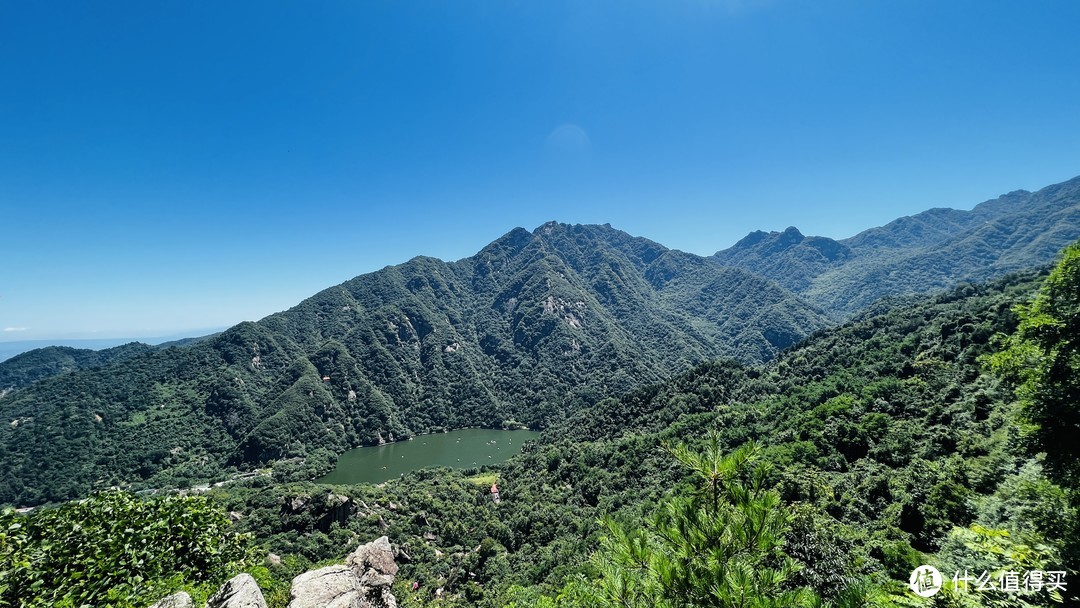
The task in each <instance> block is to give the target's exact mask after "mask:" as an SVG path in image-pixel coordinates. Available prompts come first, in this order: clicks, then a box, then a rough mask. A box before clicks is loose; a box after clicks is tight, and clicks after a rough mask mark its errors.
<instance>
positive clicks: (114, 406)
mask: <svg viewBox="0 0 1080 608" xmlns="http://www.w3.org/2000/svg"><path fill="white" fill-rule="evenodd" d="M826 324H827V321H826V319H825V318H824V316H823V315H821V314H820V313H819V312H817V311H816V310H815V309H813V308H812V307H810V306H809V305H807V304H806V303H805V302H803V301H801V300H799V299H798V298H797V297H795V296H794V295H792V294H791V293H790V292H789V291H787V290H785V289H783V288H781V287H779V286H778V285H776V284H775V283H771V282H769V281H767V280H765V279H762V278H760V277H757V276H755V275H752V274H750V273H748V272H746V271H743V270H739V269H732V268H724V267H721V266H720V265H719V264H717V263H715V262H714V261H712V260H709V259H707V258H701V257H698V256H693V255H689V254H685V253H681V252H678V251H672V250H669V249H667V248H665V247H662V246H660V245H658V244H656V243H653V242H651V241H648V240H646V239H641V238H634V237H631V236H629V235H627V234H625V233H622V232H619V231H617V230H614V229H612V228H610V227H607V226H567V225H562V224H555V223H549V224H545V225H544V226H541V227H540V228H538V229H537V230H536V231H534V232H531V233H530V232H528V231H526V230H523V229H516V230H514V231H512V232H510V233H509V234H507V235H505V236H504V237H502V238H500V239H499V240H497V241H495V242H494V243H492V244H490V245H489V246H487V247H485V248H484V249H483V250H482V251H480V252H479V253H478V254H476V255H475V256H473V257H471V258H466V259H464V260H460V261H457V262H452V263H446V262H442V261H439V260H436V259H432V258H415V259H413V260H411V261H409V262H407V263H405V264H401V265H398V266H391V267H387V268H385V269H383V270H381V271H378V272H375V273H371V274H368V275H363V276H360V277H357V278H355V279H352V280H350V281H347V282H345V283H343V284H341V285H338V286H336V287H332V288H330V289H327V290H324V291H322V292H320V293H318V294H316V295H315V296H313V297H311V298H309V299H308V300H305V301H304V302H302V303H300V304H299V305H297V306H296V307H294V308H292V309H290V310H288V311H285V312H282V313H278V314H274V315H271V316H269V317H267V318H265V319H263V320H261V321H259V322H257V323H241V324H240V325H237V326H235V327H233V328H231V329H229V330H227V331H225V332H222V333H221V334H220V335H217V336H213V337H210V338H207V339H204V340H202V341H200V342H198V343H195V344H192V345H188V346H185V347H183V348H178V347H173V348H165V349H161V350H156V351H153V352H146V353H144V354H141V355H139V356H135V357H132V358H129V359H127V360H124V361H117V362H113V363H110V364H108V365H105V366H102V367H96V368H93V369H84V370H81V371H74V372H71V373H68V374H64V375H62V376H58V377H54V378H51V379H47V380H44V381H42V382H39V383H36V384H34V385H32V386H30V387H28V388H25V389H23V390H20V391H17V392H15V393H12V394H9V395H7V396H6V397H4V398H2V399H0V417H2V419H3V420H5V421H10V422H9V423H6V424H5V425H4V428H3V430H2V431H0V463H3V464H4V465H5V466H4V468H3V473H0V503H15V504H18V505H30V504H38V503H41V502H45V501H52V500H64V499H70V498H76V497H80V496H84V495H86V494H87V493H88V492H90V491H92V490H93V489H95V488H100V487H109V486H113V485H123V484H126V483H129V482H140V481H143V482H145V484H143V485H146V486H152V487H156V486H162V485H188V484H194V483H198V482H203V481H206V480H210V479H220V478H222V477H224V476H227V475H229V474H230V471H232V470H234V469H229V467H239V468H246V467H250V466H253V465H255V464H258V463H266V462H269V461H274V460H278V459H283V458H294V457H307V456H314V457H313V458H310V459H309V460H308V461H307V466H310V467H313V469H312V470H311V471H309V473H311V474H314V473H315V472H317V471H316V470H315V469H319V468H320V467H325V466H327V465H328V463H329V461H330V459H331V457H332V454H333V453H336V452H341V451H344V450H345V449H348V448H351V447H355V446H358V445H363V444H373V443H377V442H380V441H392V440H394V439H398V438H402V437H406V436H412V435H415V434H418V433H422V432H427V431H432V430H438V429H443V428H456V427H465V426H493V427H498V426H501V425H516V424H528V425H530V426H533V427H537V428H542V427H544V426H545V425H547V424H548V423H549V422H551V421H553V420H558V419H560V418H562V417H563V416H564V415H565V414H566V413H567V412H572V411H576V410H578V409H580V408H581V407H584V406H585V405H588V404H590V403H593V402H595V401H596V400H598V399H599V398H600V397H601V396H605V395H617V394H621V393H624V392H626V391H628V390H631V389H633V388H635V387H638V386H641V385H643V384H647V383H655V382H658V381H660V380H662V379H664V378H666V377H669V376H670V375H672V374H673V373H677V372H679V371H682V370H685V369H686V368H687V367H689V366H690V365H692V364H695V363H699V362H702V361H705V360H708V359H712V358H715V357H734V358H737V359H739V360H742V361H745V362H756V361H763V360H767V359H769V358H771V357H773V356H774V355H775V354H776V353H777V352H779V351H780V350H781V349H783V348H785V347H787V346H790V345H791V344H793V343H795V342H797V341H798V340H799V339H801V338H803V337H804V336H806V335H808V334H809V333H811V332H813V331H815V330H817V329H820V328H822V327H825V326H826Z"/></svg>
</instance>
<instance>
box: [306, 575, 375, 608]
mask: <svg viewBox="0 0 1080 608" xmlns="http://www.w3.org/2000/svg"><path fill="white" fill-rule="evenodd" d="M361 599H362V598H361V587H360V577H358V576H356V573H355V572H353V569H352V568H350V567H349V566H327V567H325V568H319V569H318V570H312V571H311V572H305V573H303V574H301V575H300V576H298V577H296V578H294V579H293V582H292V588H291V589H290V590H289V600H290V601H289V608H364V607H365V606H366V605H365V604H362V603H361Z"/></svg>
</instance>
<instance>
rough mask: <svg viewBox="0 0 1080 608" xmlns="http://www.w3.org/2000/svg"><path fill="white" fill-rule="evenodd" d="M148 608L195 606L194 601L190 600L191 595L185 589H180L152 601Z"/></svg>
mask: <svg viewBox="0 0 1080 608" xmlns="http://www.w3.org/2000/svg"><path fill="white" fill-rule="evenodd" d="M150 608H195V603H194V602H192V601H191V596H190V595H188V594H187V592H186V591H181V592H179V593H174V594H172V595H170V596H169V597H166V598H162V599H160V600H158V601H157V602H154V605H153V606H150Z"/></svg>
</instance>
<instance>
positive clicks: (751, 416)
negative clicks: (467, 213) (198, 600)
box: [0, 245, 1080, 606]
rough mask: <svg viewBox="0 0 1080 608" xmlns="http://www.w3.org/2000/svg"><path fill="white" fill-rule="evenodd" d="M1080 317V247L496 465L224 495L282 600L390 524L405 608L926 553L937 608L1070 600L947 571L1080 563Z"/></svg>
mask: <svg viewBox="0 0 1080 608" xmlns="http://www.w3.org/2000/svg"><path fill="white" fill-rule="evenodd" d="M1078 323H1080V245H1078V246H1073V247H1071V248H1070V249H1069V250H1067V251H1066V253H1065V255H1064V258H1063V259H1062V261H1061V263H1060V264H1059V265H1058V266H1057V268H1056V269H1054V270H1053V272H1052V273H1049V274H1047V273H1025V274H1015V275H1011V276H1009V277H1007V278H1005V279H1002V280H998V281H995V282H992V283H988V284H981V285H973V284H964V285H960V286H958V287H956V288H955V289H953V290H951V291H949V292H946V293H941V294H938V295H935V296H931V297H909V298H905V299H903V300H902V301H894V302H886V303H882V304H880V305H878V306H876V307H874V308H873V309H871V310H868V311H866V312H865V313H864V314H862V315H860V316H859V317H858V318H856V319H853V320H852V321H851V322H849V323H847V324H845V325H844V326H842V327H839V328H835V329H828V330H824V331H822V332H819V333H818V334H816V335H814V336H812V337H810V338H808V339H806V340H805V341H803V342H801V343H800V344H798V345H795V346H793V347H792V348H790V349H789V350H787V351H785V352H784V353H782V355H781V356H780V357H778V358H777V359H776V360H775V361H774V362H772V363H769V364H765V365H754V366H747V365H745V364H742V363H738V362H735V361H730V360H727V361H716V362H712V363H707V364H704V365H700V366H697V367H695V368H694V369H693V370H692V371H689V372H687V373H684V374H681V375H679V376H678V377H676V378H674V379H672V380H670V381H668V382H663V383H657V384H653V385H650V386H648V387H644V388H639V389H637V390H634V391H631V392H629V393H627V394H625V395H623V396H621V397H612V398H606V399H603V400H601V401H599V402H597V403H596V404H594V405H593V406H590V407H587V408H585V409H583V410H581V411H580V412H578V413H577V414H576V415H573V416H571V417H569V418H567V419H566V420H564V421H561V422H558V423H556V424H554V425H553V426H552V428H550V429H549V430H547V431H546V432H545V433H544V434H543V435H542V437H541V438H540V440H538V441H535V442H531V443H530V444H528V445H527V446H525V447H524V448H523V450H522V453H521V454H519V455H518V456H516V457H514V458H512V459H511V460H510V461H508V462H507V463H506V464H505V465H503V466H500V467H485V468H484V469H482V470H477V469H472V470H464V471H457V470H448V469H430V470H423V471H418V472H415V473H412V474H409V475H406V476H405V477H404V478H402V479H400V480H394V481H391V482H388V483H385V484H380V485H378V486H370V485H360V486H335V487H327V486H318V485H315V484H311V483H303V482H301V483H287V482H285V483H283V481H284V480H282V479H276V480H275V479H273V478H267V477H259V478H255V479H251V480H247V481H243V482H238V483H236V484H232V485H229V486H225V487H223V488H219V489H216V490H213V491H212V492H210V494H209V497H210V501H211V503H212V504H213V505H215V506H216V508H217V509H218V510H219V513H225V512H227V511H228V512H233V513H235V514H236V519H237V523H236V531H237V532H241V533H248V534H251V535H252V536H253V537H254V538H255V539H256V544H257V549H254V550H252V551H253V553H252V554H251V555H255V553H257V552H260V551H261V552H262V553H259V555H262V556H263V559H261V560H260V559H257V558H256V557H249V558H248V559H250V560H253V561H254V562H257V563H256V565H255V567H257V569H258V572H259V576H260V582H261V583H262V584H263V586H264V589H265V590H266V591H267V595H268V599H269V601H270V603H271V605H273V606H284V604H285V602H286V601H287V588H288V581H289V580H290V579H291V577H292V576H295V575H296V574H298V573H299V572H301V571H303V570H304V569H306V568H308V567H311V566H312V565H316V564H320V563H326V562H328V561H334V560H340V559H341V558H342V557H343V556H344V554H345V553H346V552H348V550H349V547H350V546H352V545H354V544H355V543H356V542H357V541H358V540H368V539H370V538H373V537H376V536H380V535H383V534H386V535H388V536H389V537H390V538H391V539H392V540H393V542H394V543H396V544H397V545H398V546H399V547H401V549H402V550H403V551H404V552H405V553H406V554H407V555H408V556H409V559H408V560H407V563H405V564H403V566H402V570H401V573H400V575H399V580H398V583H397V584H396V586H395V593H396V594H397V596H398V598H399V601H400V603H401V605H403V606H421V605H427V604H428V603H430V602H432V601H433V600H435V598H436V597H439V598H440V599H439V601H440V605H444V606H455V605H461V606H532V605H542V606H607V605H611V606H615V605H620V606H652V605H663V606H736V605H746V604H742V603H739V602H737V601H734V600H733V599H732V598H735V597H753V598H756V599H755V600H754V602H753V603H752V604H750V605H755V606H782V605H806V606H810V605H831V606H855V605H912V606H916V605H927V604H926V602H927V601H929V600H919V598H916V597H915V596H914V595H912V594H911V593H910V591H909V590H908V589H907V585H906V582H907V580H908V576H909V574H910V573H911V571H912V570H913V569H914V568H915V567H917V566H919V565H920V564H932V565H935V566H936V567H937V568H939V569H940V571H941V572H943V573H947V574H946V578H949V579H950V580H949V581H947V582H946V584H945V588H944V589H943V590H942V592H941V593H939V594H938V595H937V596H935V597H934V599H933V600H932V603H933V605H936V606H984V605H995V606H1046V605H1054V604H1057V603H1059V602H1075V601H1076V598H1075V597H1073V596H1074V595H1075V593H1076V591H1075V590H1072V589H1069V588H1068V587H1065V588H1060V587H1055V586H1051V585H1043V586H1042V587H1041V588H1040V589H1038V590H1032V591H1023V592H1014V591H1004V590H1002V588H1001V587H1000V586H999V587H998V588H996V589H995V590H984V591H974V590H972V589H969V588H966V587H963V586H960V587H959V588H956V587H954V586H953V584H952V582H951V576H952V573H953V572H957V571H963V570H968V571H971V572H984V571H985V572H987V573H990V575H991V576H992V577H995V579H994V580H999V578H998V577H1002V576H1004V575H1006V574H1007V573H1010V572H1014V573H1025V572H1029V571H1033V570H1038V571H1042V572H1047V573H1051V572H1059V571H1060V572H1065V573H1069V574H1072V573H1075V572H1076V571H1077V567H1078V566H1080V559H1078V558H1080V547H1078V545H1077V539H1078V538H1080V534H1078V529H1077V526H1078V522H1080V520H1078V518H1077V509H1078V507H1080V504H1078V494H1077V490H1078V488H1077V478H1078V477H1077V474H1076V464H1075V463H1076V461H1077V460H1076V455H1077V454H1076V447H1075V442H1074V441H1070V438H1071V437H1073V436H1074V435H1068V432H1069V431H1070V430H1072V431H1073V432H1074V431H1075V427H1076V416H1077V414H1076V409H1075V400H1073V399H1072V398H1071V395H1075V390H1076V383H1077V378H1078V377H1080V370H1078V359H1077V352H1076V345H1075V336H1076V335H1078V334H1080V331H1078V330H1080V326H1078V325H1077V324H1078ZM496 479H497V480H498V483H499V485H500V487H501V488H502V501H501V502H499V503H497V504H496V503H494V502H493V501H492V500H491V499H490V497H489V496H488V495H487V491H486V488H487V487H488V485H490V483H491V482H492V480H496ZM155 500H160V499H155ZM61 512H62V511H61ZM41 513H42V514H41V515H39V514H37V513H35V514H34V515H32V516H30V518H29V520H30V521H34V520H35V519H36V518H38V517H52V516H53V515H49V514H51V513H54V511H51V510H45V511H42V512H41ZM5 517H6V518H7V520H6V521H7V522H9V523H10V522H12V521H14V520H13V519H12V518H13V517H15V516H14V515H13V514H11V513H10V512H8V513H6V514H5ZM7 538H10V536H9V537H7ZM9 542H10V541H9ZM16 549H17V547H16ZM4 551H5V553H2V554H0V555H3V556H4V559H9V560H10V559H11V557H10V556H11V555H12V554H13V553H14V554H16V555H17V554H18V553H17V551H14V552H13V550H12V549H11V545H10V544H9V545H5V546H4ZM269 554H273V555H274V556H275V559H274V560H273V563H274V564H275V565H273V566H268V565H267V563H266V562H265V556H266V555H269ZM236 567H241V565H240V564H239V562H238V563H237V564H234V568H236ZM9 576H10V575H9ZM9 580H10V578H7V579H4V581H9ZM706 581H711V583H710V584H706ZM412 583H416V585H415V589H414V588H413V584H412ZM2 584H10V583H5V582H0V585H2ZM146 588H147V589H158V587H154V586H147V587H146ZM140 597H144V598H146V599H151V598H149V596H140ZM117 605H125V604H117Z"/></svg>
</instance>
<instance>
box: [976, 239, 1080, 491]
mask: <svg viewBox="0 0 1080 608" xmlns="http://www.w3.org/2000/svg"><path fill="white" fill-rule="evenodd" d="M1016 313H1017V315H1018V316H1019V318H1020V325H1019V327H1017V330H1016V333H1014V334H1012V335H1011V336H1009V337H1008V338H1007V339H1006V340H1005V343H1004V348H1003V349H1002V350H1001V352H998V353H996V354H994V355H993V356H992V357H990V358H989V361H990V364H991V365H992V366H993V368H994V369H996V370H997V371H999V372H1000V373H1002V374H1003V375H1005V376H1006V377H1007V378H1009V379H1011V380H1013V381H1014V382H1015V383H1016V384H1017V389H1016V390H1017V396H1018V397H1019V399H1020V402H1021V404H1022V407H1023V414H1024V418H1025V419H1026V421H1027V422H1028V423H1029V424H1030V425H1031V427H1030V428H1029V432H1030V434H1029V437H1030V439H1031V444H1032V449H1033V450H1034V451H1035V452H1045V453H1046V465H1047V466H1048V467H1049V468H1050V469H1051V470H1052V471H1053V473H1055V474H1056V475H1057V476H1059V477H1060V478H1061V479H1062V480H1063V481H1065V482H1066V483H1068V484H1069V485H1070V486H1072V487H1080V445H1078V444H1077V441H1076V437H1077V433H1078V432H1080V401H1078V400H1077V395H1080V243H1076V244H1074V245H1072V246H1070V247H1068V248H1066V249H1065V251H1064V254H1063V256H1062V259H1061V261H1060V262H1059V263H1058V264H1057V266H1056V267H1055V268H1054V270H1053V272H1051V273H1050V276H1049V277H1047V279H1046V282H1045V283H1044V284H1043V287H1042V289H1041V290H1040V291H1039V294H1038V295H1037V296H1036V297H1035V299H1034V301H1033V302H1031V303H1030V304H1026V305H1020V306H1017V307H1016Z"/></svg>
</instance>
